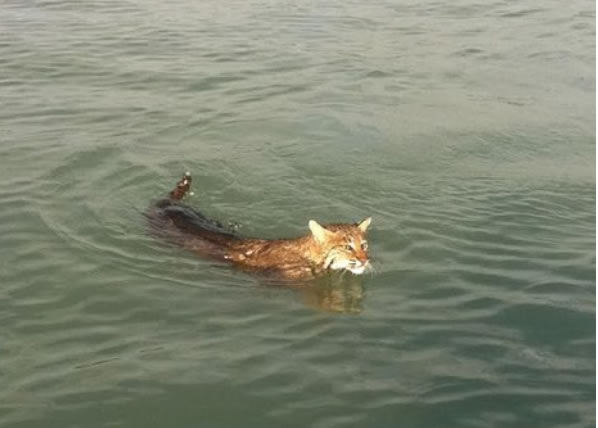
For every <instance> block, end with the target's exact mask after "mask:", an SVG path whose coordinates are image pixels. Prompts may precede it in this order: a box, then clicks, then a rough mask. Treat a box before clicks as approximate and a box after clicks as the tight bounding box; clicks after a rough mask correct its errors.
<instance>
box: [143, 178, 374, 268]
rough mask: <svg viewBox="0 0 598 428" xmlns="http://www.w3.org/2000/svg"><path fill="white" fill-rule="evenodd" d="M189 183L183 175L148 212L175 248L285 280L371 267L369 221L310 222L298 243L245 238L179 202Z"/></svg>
mask: <svg viewBox="0 0 598 428" xmlns="http://www.w3.org/2000/svg"><path fill="white" fill-rule="evenodd" d="M191 181H192V179H191V176H190V175H189V174H188V173H187V174H185V175H184V176H183V178H181V180H180V181H179V182H178V183H177V185H176V187H175V188H174V189H173V190H172V191H171V192H170V194H169V197H168V198H166V199H162V200H159V201H157V202H156V203H155V204H154V205H152V207H151V208H150V210H149V212H148V220H149V223H150V225H151V229H152V231H153V232H154V233H155V234H157V235H159V236H161V237H162V238H164V239H167V240H168V241H170V242H172V243H174V244H176V245H179V246H181V247H183V248H186V249H188V250H191V251H194V252H196V253H197V254H199V255H201V256H204V257H210V258H213V259H217V260H222V261H225V262H229V263H232V264H234V265H235V266H237V267H240V268H242V269H244V270H250V271H259V272H267V273H273V274H276V275H277V276H281V277H284V278H288V279H306V278H313V277H316V276H320V275H322V274H325V273H326V272H329V271H331V270H350V271H353V272H355V273H362V272H363V271H365V270H366V268H369V266H370V264H369V255H368V252H367V242H366V240H365V232H366V229H367V227H368V226H369V223H370V221H371V219H370V218H368V219H365V220H364V221H362V222H360V223H354V224H328V225H324V226H322V225H320V224H319V223H317V222H315V221H313V220H312V221H310V223H309V228H310V231H311V233H308V234H306V235H305V236H300V237H297V238H288V239H260V238H245V237H242V236H239V235H238V234H237V233H235V232H234V231H232V230H230V229H229V228H226V227H224V226H223V225H222V224H221V223H220V222H217V221H214V220H210V219H208V218H206V217H205V216H204V215H203V214H201V213H200V212H199V211H197V210H195V209H193V208H191V207H189V206H187V205H185V204H184V203H182V202H181V199H182V198H183V197H184V196H185V194H186V193H187V191H188V190H189V188H190V186H191Z"/></svg>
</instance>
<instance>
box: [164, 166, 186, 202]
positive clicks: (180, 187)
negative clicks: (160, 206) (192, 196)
mask: <svg viewBox="0 0 598 428" xmlns="http://www.w3.org/2000/svg"><path fill="white" fill-rule="evenodd" d="M190 188H191V173H190V172H186V173H185V174H184V175H183V177H182V178H181V179H180V180H179V181H178V183H177V184H176V186H175V188H174V189H172V190H171V191H170V194H169V196H170V199H171V200H174V201H179V200H181V199H183V196H185V194H186V193H187V192H188V191H189V189H190Z"/></svg>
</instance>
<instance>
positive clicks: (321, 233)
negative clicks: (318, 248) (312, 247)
mask: <svg viewBox="0 0 598 428" xmlns="http://www.w3.org/2000/svg"><path fill="white" fill-rule="evenodd" d="M309 230H311V233H312V234H313V235H314V238H316V241H318V242H320V243H322V242H325V241H326V239H328V238H329V237H330V236H331V235H332V232H331V231H329V230H328V229H325V228H324V227H323V226H322V225H321V224H320V223H318V222H317V221H315V220H310V221H309Z"/></svg>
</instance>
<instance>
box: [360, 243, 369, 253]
mask: <svg viewBox="0 0 598 428" xmlns="http://www.w3.org/2000/svg"><path fill="white" fill-rule="evenodd" d="M361 249H362V250H363V251H365V250H367V249H368V243H367V241H361Z"/></svg>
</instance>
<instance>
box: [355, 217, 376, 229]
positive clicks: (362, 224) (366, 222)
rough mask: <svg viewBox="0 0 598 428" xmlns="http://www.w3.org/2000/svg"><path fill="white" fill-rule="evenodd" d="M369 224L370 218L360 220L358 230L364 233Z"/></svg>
mask: <svg viewBox="0 0 598 428" xmlns="http://www.w3.org/2000/svg"><path fill="white" fill-rule="evenodd" d="M371 222H372V218H371V217H368V218H366V219H365V220H361V222H360V223H358V224H357V227H358V228H359V230H361V232H362V233H365V231H366V230H368V227H369V226H370V223H371Z"/></svg>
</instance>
